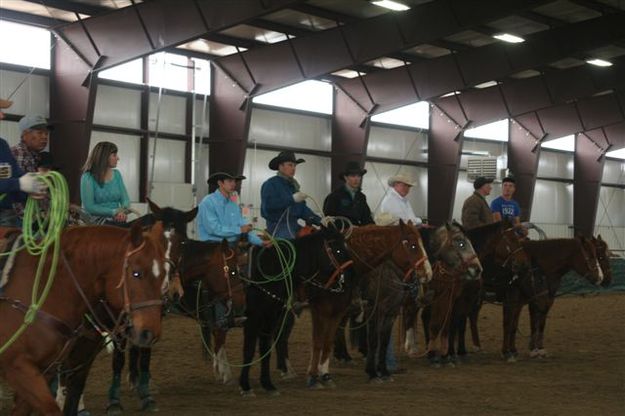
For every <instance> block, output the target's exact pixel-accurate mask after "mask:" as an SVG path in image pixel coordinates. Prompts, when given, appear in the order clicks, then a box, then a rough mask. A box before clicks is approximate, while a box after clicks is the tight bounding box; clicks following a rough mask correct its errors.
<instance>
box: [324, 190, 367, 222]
mask: <svg viewBox="0 0 625 416" xmlns="http://www.w3.org/2000/svg"><path fill="white" fill-rule="evenodd" d="M323 213H324V214H325V215H331V216H334V217H347V218H349V220H350V221H351V222H352V224H354V225H367V224H373V218H372V217H371V210H370V209H369V205H368V204H367V197H366V196H365V194H363V193H362V192H361V191H360V190H359V191H357V192H356V194H355V195H354V198H353V199H352V196H351V194H350V193H349V191H348V190H347V189H346V188H345V186H341V187H340V188H338V189H335V190H334V191H333V192H332V193H331V194H330V195H328V196H327V197H326V200H325V201H324V202H323Z"/></svg>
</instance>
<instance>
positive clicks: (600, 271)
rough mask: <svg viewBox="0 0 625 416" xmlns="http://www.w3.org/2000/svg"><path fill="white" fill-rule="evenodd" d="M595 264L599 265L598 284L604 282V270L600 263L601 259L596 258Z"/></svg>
mask: <svg viewBox="0 0 625 416" xmlns="http://www.w3.org/2000/svg"><path fill="white" fill-rule="evenodd" d="M595 264H596V266H597V272H598V274H599V280H597V284H599V283H601V282H603V277H604V276H603V270H602V269H601V265H600V264H599V260H595Z"/></svg>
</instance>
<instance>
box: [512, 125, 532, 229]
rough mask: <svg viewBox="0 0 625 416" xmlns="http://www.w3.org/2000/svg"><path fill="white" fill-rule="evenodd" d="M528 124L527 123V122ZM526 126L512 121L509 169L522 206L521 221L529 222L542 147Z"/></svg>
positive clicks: (517, 199)
mask: <svg viewBox="0 0 625 416" xmlns="http://www.w3.org/2000/svg"><path fill="white" fill-rule="evenodd" d="M526 122H527V121H526ZM538 139H540V138H539V137H535V136H534V135H533V134H531V133H530V132H529V131H527V130H526V129H525V125H521V124H519V123H517V122H516V121H515V120H514V119H512V120H510V124H509V135H508V169H509V170H510V173H511V174H512V175H513V176H514V178H515V180H516V192H515V195H514V199H515V200H516V201H517V202H518V203H519V205H520V206H521V221H529V219H530V218H531V214H532V202H533V200H534V186H535V185H536V176H537V173H538V159H539V157H540V145H538V146H537V145H536V144H537V143H536V142H537V140H538Z"/></svg>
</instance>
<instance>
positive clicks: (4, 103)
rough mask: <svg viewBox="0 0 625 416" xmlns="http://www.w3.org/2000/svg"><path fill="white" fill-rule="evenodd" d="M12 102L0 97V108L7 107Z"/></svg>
mask: <svg viewBox="0 0 625 416" xmlns="http://www.w3.org/2000/svg"><path fill="white" fill-rule="evenodd" d="M12 104H13V101H9V100H4V99H2V98H0V108H9V107H11V105H12Z"/></svg>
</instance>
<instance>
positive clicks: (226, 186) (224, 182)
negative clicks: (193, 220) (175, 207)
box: [197, 172, 269, 246]
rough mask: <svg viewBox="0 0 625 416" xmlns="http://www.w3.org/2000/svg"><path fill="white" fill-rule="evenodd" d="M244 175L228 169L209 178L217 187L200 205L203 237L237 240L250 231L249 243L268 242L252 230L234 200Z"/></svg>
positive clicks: (199, 228)
mask: <svg viewBox="0 0 625 416" xmlns="http://www.w3.org/2000/svg"><path fill="white" fill-rule="evenodd" d="M243 179H245V176H240V175H239V176H237V175H232V174H230V173H227V172H216V173H213V174H212V175H210V177H209V178H208V181H207V182H208V183H209V184H215V185H217V186H218V189H217V190H215V192H213V193H212V194H209V195H206V196H205V197H204V199H202V202H200V205H199V207H198V215H197V218H198V231H199V233H200V240H202V241H222V240H223V239H224V238H225V239H226V240H228V241H229V242H230V243H235V242H236V241H237V240H238V238H239V236H240V235H241V234H247V236H248V240H249V242H250V243H252V244H254V245H257V246H261V245H268V244H269V242H267V243H265V242H263V240H261V239H260V237H258V235H257V234H256V233H254V232H253V231H252V228H253V227H252V224H249V223H248V222H247V221H246V220H245V219H244V218H243V215H241V209H240V208H239V206H238V205H237V203H236V202H234V201H233V197H234V196H235V190H236V187H237V181H242V180H243Z"/></svg>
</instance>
